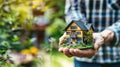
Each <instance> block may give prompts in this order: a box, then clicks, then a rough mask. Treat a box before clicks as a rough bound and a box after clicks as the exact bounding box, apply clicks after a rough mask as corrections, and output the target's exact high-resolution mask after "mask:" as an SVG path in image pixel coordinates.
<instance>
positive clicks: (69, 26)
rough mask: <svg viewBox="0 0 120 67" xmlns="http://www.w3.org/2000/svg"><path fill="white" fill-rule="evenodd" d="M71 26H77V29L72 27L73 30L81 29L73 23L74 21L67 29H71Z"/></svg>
mask: <svg viewBox="0 0 120 67" xmlns="http://www.w3.org/2000/svg"><path fill="white" fill-rule="evenodd" d="M71 26H77V29H74V30H81V29H80V28H79V26H78V25H77V24H76V23H74V22H73V23H72V24H71V25H70V26H69V27H68V29H67V30H72V29H71V28H70V27H71Z"/></svg>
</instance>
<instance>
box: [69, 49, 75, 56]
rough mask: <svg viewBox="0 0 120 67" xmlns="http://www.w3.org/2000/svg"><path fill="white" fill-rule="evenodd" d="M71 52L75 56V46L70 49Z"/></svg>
mask: <svg viewBox="0 0 120 67" xmlns="http://www.w3.org/2000/svg"><path fill="white" fill-rule="evenodd" d="M69 52H70V54H71V55H73V56H75V52H74V49H73V48H71V49H69Z"/></svg>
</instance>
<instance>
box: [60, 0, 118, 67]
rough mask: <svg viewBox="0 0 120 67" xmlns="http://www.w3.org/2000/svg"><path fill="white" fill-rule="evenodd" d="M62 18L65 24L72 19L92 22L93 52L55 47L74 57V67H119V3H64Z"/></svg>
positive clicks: (82, 0)
mask: <svg viewBox="0 0 120 67" xmlns="http://www.w3.org/2000/svg"><path fill="white" fill-rule="evenodd" d="M65 19H66V22H67V23H68V24H69V23H70V22H71V21H72V20H82V21H85V23H92V24H93V26H94V29H95V30H94V33H93V39H94V48H93V49H86V50H79V49H72V48H59V51H60V52H62V53H64V54H65V55H66V56H68V57H73V56H74V57H75V58H74V66H75V67H120V0H66V6H65ZM65 35H66V33H64V34H63V36H61V37H60V40H59V45H62V41H63V39H64V38H65Z"/></svg>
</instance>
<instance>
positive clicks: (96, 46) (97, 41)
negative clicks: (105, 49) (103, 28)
mask: <svg viewBox="0 0 120 67" xmlns="http://www.w3.org/2000/svg"><path fill="white" fill-rule="evenodd" d="M103 44H104V38H103V37H102V36H101V35H98V36H97V37H95V43H94V49H95V50H98V49H99V48H100V46H102V45H103Z"/></svg>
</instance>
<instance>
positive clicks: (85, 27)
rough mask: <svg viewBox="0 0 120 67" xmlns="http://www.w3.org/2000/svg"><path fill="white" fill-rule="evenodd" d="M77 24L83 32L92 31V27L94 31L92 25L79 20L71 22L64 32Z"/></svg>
mask: <svg viewBox="0 0 120 67" xmlns="http://www.w3.org/2000/svg"><path fill="white" fill-rule="evenodd" d="M73 22H75V23H76V24H77V25H78V26H79V27H80V28H81V30H90V28H91V27H92V29H93V30H94V28H93V26H92V24H90V23H86V24H85V23H84V22H83V21H81V20H79V21H76V20H73V21H72V22H70V23H69V24H68V25H67V27H66V28H65V29H64V30H67V28H68V27H69V26H70V25H71V24H72V23H73Z"/></svg>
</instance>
